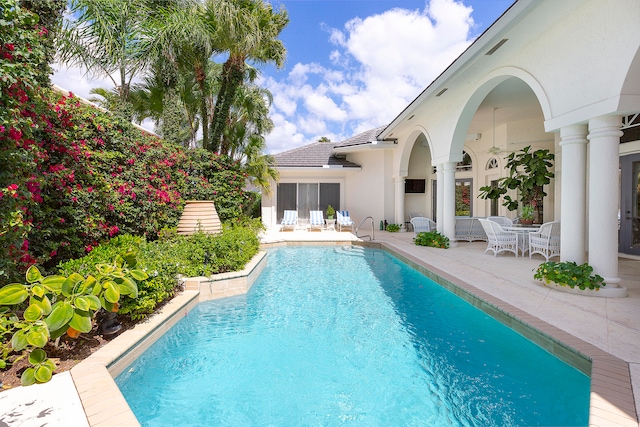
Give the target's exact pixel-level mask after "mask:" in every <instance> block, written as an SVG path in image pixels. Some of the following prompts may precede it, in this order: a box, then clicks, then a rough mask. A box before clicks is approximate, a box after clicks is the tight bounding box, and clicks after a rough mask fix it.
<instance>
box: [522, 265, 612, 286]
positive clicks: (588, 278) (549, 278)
mask: <svg viewBox="0 0 640 427" xmlns="http://www.w3.org/2000/svg"><path fill="white" fill-rule="evenodd" d="M533 278H534V279H537V280H542V281H543V282H545V283H547V284H548V283H550V282H554V283H556V284H558V285H561V286H569V287H570V288H572V289H573V288H575V287H578V289H582V290H585V289H592V290H593V289H595V290H598V289H600V287H601V286H605V285H606V283H604V278H602V276H599V275H597V274H593V267H591V266H590V265H589V264H586V263H585V264H581V265H578V264H577V263H575V262H570V261H562V262H553V261H547V262H543V263H542V264H540V265H539V266H538V268H537V269H536V272H535V274H534V275H533Z"/></svg>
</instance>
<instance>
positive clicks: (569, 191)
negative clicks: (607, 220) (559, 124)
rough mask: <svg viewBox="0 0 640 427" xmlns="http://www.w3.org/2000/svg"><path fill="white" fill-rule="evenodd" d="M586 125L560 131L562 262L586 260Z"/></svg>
mask: <svg viewBox="0 0 640 427" xmlns="http://www.w3.org/2000/svg"><path fill="white" fill-rule="evenodd" d="M587 132H588V128H587V125H574V126H567V127H564V128H562V129H560V139H561V141H560V147H562V182H561V194H562V200H560V221H561V224H562V226H561V228H560V245H561V247H560V260H561V261H573V262H576V263H578V264H583V263H584V262H585V261H586V242H587V241H586V230H587V213H586V208H587Z"/></svg>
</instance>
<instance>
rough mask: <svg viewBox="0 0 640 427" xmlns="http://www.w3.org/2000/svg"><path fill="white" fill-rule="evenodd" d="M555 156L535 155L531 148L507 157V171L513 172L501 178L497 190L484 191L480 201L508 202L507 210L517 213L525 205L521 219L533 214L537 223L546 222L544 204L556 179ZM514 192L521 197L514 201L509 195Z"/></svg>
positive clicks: (542, 153)
mask: <svg viewBox="0 0 640 427" xmlns="http://www.w3.org/2000/svg"><path fill="white" fill-rule="evenodd" d="M554 158H555V156H554V154H553V153H551V152H549V150H536V151H531V146H528V147H525V148H523V149H522V150H520V151H518V152H515V153H511V154H509V155H508V156H507V158H506V159H507V163H506V165H505V168H506V169H508V170H509V175H508V176H506V177H504V178H500V179H499V180H498V184H497V185H495V186H492V185H487V186H485V187H481V188H480V195H479V197H480V198H482V199H491V200H497V199H499V198H500V197H503V198H504V203H503V204H502V205H503V206H506V207H507V209H508V210H510V211H514V210H516V209H518V206H519V205H520V204H522V206H523V208H522V210H521V218H523V217H524V215H525V212H527V214H528V213H529V212H531V211H532V212H531V213H532V214H533V221H534V222H536V223H541V222H542V212H541V208H542V200H543V198H544V196H546V195H547V193H545V191H544V186H545V185H547V184H549V183H550V182H551V178H553V177H554V174H553V172H552V171H551V167H552V166H553V163H552V162H553V160H554ZM510 190H517V191H518V192H519V196H518V199H517V200H514V199H513V198H512V197H511V196H509V195H507V193H508V192H509V191H510Z"/></svg>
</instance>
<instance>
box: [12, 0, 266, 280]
mask: <svg viewBox="0 0 640 427" xmlns="http://www.w3.org/2000/svg"><path fill="white" fill-rule="evenodd" d="M0 1H2V2H3V6H4V8H3V9H2V13H3V14H4V16H3V19H4V21H3V22H10V23H11V25H5V26H1V27H0V31H2V40H3V44H2V47H1V49H2V50H1V52H0V53H1V55H0V71H2V75H3V78H2V79H0V166H1V167H0V198H1V199H2V204H0V219H1V220H2V222H1V227H2V228H1V230H0V255H1V256H0V278H11V279H12V280H18V279H19V277H22V276H23V274H24V272H25V271H26V269H27V267H28V266H30V265H33V264H35V263H38V265H39V266H40V268H42V269H43V271H44V272H45V273H49V272H52V271H53V268H54V267H55V266H56V265H57V264H58V262H60V261H63V260H67V259H72V258H77V257H79V256H82V255H84V254H86V253H87V252H90V251H91V250H92V249H93V248H94V247H95V246H97V245H98V244H99V243H100V242H102V241H104V240H106V239H109V238H110V237H113V236H115V235H117V234H120V233H132V234H137V235H142V236H147V237H148V238H150V239H155V238H156V235H157V232H158V231H159V230H161V229H162V228H163V227H167V226H169V227H170V226H174V225H175V224H176V223H177V220H178V218H179V215H180V213H181V208H182V206H183V204H184V201H185V200H188V199H199V200H214V201H215V203H216V207H217V210H218V214H219V216H220V218H221V219H222V220H232V219H235V218H239V217H241V216H242V215H243V212H244V211H245V210H246V209H249V207H251V206H252V204H253V203H252V202H253V199H254V198H255V195H254V194H253V193H247V192H245V191H244V190H243V188H244V186H245V183H246V179H247V175H246V172H245V168H244V167H243V165H241V164H240V163H239V162H238V161H235V160H233V159H231V158H229V157H228V156H223V155H218V154H215V153H212V152H210V151H205V150H201V149H197V150H184V149H182V147H180V146H177V145H173V144H170V143H167V142H163V141H161V140H160V139H158V138H156V137H154V136H152V135H149V134H145V133H144V132H141V131H140V130H138V129H135V128H133V127H132V126H131V124H130V123H129V122H127V121H126V120H124V119H122V118H120V117H117V116H113V115H111V114H108V113H104V112H101V111H99V110H97V109H95V108H93V107H90V106H87V105H84V104H82V103H81V102H80V101H79V100H78V99H77V98H75V97H73V96H62V95H59V94H54V93H53V92H51V91H49V90H47V89H42V88H40V87H39V80H40V79H42V78H43V75H42V70H41V69H40V68H39V67H37V66H36V64H38V63H39V62H40V61H42V60H43V58H44V49H43V47H42V43H41V41H42V39H43V38H44V37H45V36H46V34H47V32H46V31H45V30H43V29H42V28H40V27H38V26H37V17H36V16H35V15H33V14H31V13H28V12H26V11H24V10H23V9H21V8H19V7H18V4H17V3H16V1H15V0H0ZM44 77H46V76H44Z"/></svg>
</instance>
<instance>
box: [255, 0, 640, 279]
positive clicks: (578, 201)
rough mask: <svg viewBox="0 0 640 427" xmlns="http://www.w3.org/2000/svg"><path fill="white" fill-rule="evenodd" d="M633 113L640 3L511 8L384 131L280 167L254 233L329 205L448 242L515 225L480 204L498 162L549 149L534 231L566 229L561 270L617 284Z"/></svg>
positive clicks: (302, 154) (635, 151) (634, 228)
mask: <svg viewBox="0 0 640 427" xmlns="http://www.w3.org/2000/svg"><path fill="white" fill-rule="evenodd" d="M639 114H640V1H638V0H616V1H615V2H612V1H610V0H561V1H559V0H519V1H516V2H515V3H514V4H513V5H512V6H511V7H510V8H509V9H508V10H507V11H505V13H504V14H503V15H502V16H501V17H500V18H499V19H498V20H497V21H496V22H495V23H494V24H493V25H492V26H491V27H489V28H488V29H487V30H486V31H485V32H484V33H483V34H482V35H481V36H480V37H479V38H478V39H477V40H476V41H475V42H474V43H473V44H472V45H471V46H470V47H469V48H468V49H467V50H466V51H465V52H464V53H462V54H461V55H460V56H459V57H458V58H457V59H456V60H455V61H454V62H453V63H452V64H451V65H449V67H447V68H446V69H445V70H444V71H443V72H442V74H441V75H440V76H439V77H438V78H436V79H435V80H434V81H433V82H432V83H431V85H429V86H428V87H427V88H426V89H425V90H424V91H423V92H422V93H421V94H420V95H419V96H418V97H417V98H416V99H415V100H414V101H413V102H411V103H410V104H409V105H407V107H406V108H405V109H404V110H403V111H401V112H399V114H398V116H397V117H396V118H395V119H394V120H393V121H392V122H391V123H389V124H385V125H384V126H382V127H380V128H378V129H372V130H371V131H369V132H365V133H363V134H360V135H357V136H355V137H353V138H350V139H348V140H346V141H342V142H340V143H320V142H318V143H314V144H310V145H307V146H304V147H301V148H296V149H294V150H290V151H287V152H284V153H280V154H278V155H276V160H277V163H278V169H279V172H280V179H279V182H278V183H275V184H274V185H273V187H272V188H273V189H274V191H272V193H271V194H269V195H264V196H263V202H262V203H263V221H264V223H265V225H266V226H267V227H268V228H273V227H277V226H278V225H277V224H278V222H279V218H281V217H282V212H283V210H284V209H297V210H298V211H299V215H300V216H301V217H304V215H305V212H308V211H309V209H323V210H326V207H327V205H328V204H332V206H333V207H334V208H336V209H347V210H349V211H350V213H351V217H352V218H353V219H354V220H355V222H356V224H359V223H360V222H361V220H363V219H364V218H366V217H369V216H371V217H372V218H373V219H374V223H375V224H376V226H377V224H378V223H379V221H380V220H387V221H388V222H393V223H397V224H404V223H405V222H406V221H408V218H409V217H408V215H409V214H410V213H413V212H420V213H422V214H424V215H425V216H427V217H430V218H432V219H434V220H436V221H437V228H438V231H440V232H441V233H444V234H445V235H447V236H448V237H449V238H450V239H452V240H454V237H455V234H454V227H455V217H456V215H470V216H488V215H506V216H510V217H513V216H515V215H517V213H516V212H508V211H507V210H506V208H504V207H503V206H502V205H501V204H497V203H492V202H491V201H489V200H484V199H481V198H479V197H478V193H479V188H480V187H482V186H485V185H490V184H491V183H492V181H495V180H497V179H498V178H500V177H503V176H505V175H506V171H505V170H504V164H505V159H504V157H505V155H506V154H508V153H510V152H513V151H517V150H519V149H521V148H523V147H525V146H531V147H532V148H533V149H538V148H542V149H549V150H551V152H553V153H555V156H556V159H555V165H554V173H555V179H554V180H553V181H552V183H551V184H550V185H549V186H548V188H545V191H546V192H547V193H548V195H547V197H546V198H545V200H544V203H543V208H542V209H543V221H544V222H546V221H552V220H560V221H561V223H562V231H561V233H562V234H561V239H562V246H561V259H562V260H565V261H576V262H578V263H582V262H589V263H590V264H591V265H592V266H593V267H594V270H595V272H596V273H598V274H600V275H602V276H603V277H604V278H605V280H606V281H607V283H617V282H619V278H618V253H619V252H624V253H629V254H635V255H640V230H639V224H640V117H639ZM456 187H458V191H456ZM466 191H468V192H469V194H470V196H471V197H470V198H468V202H466V201H461V200H460V197H458V199H459V200H458V204H457V205H456V193H457V194H458V195H460V194H461V192H466ZM461 203H462V205H463V206H461ZM465 203H466V206H464V205H465ZM461 210H462V212H461Z"/></svg>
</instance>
